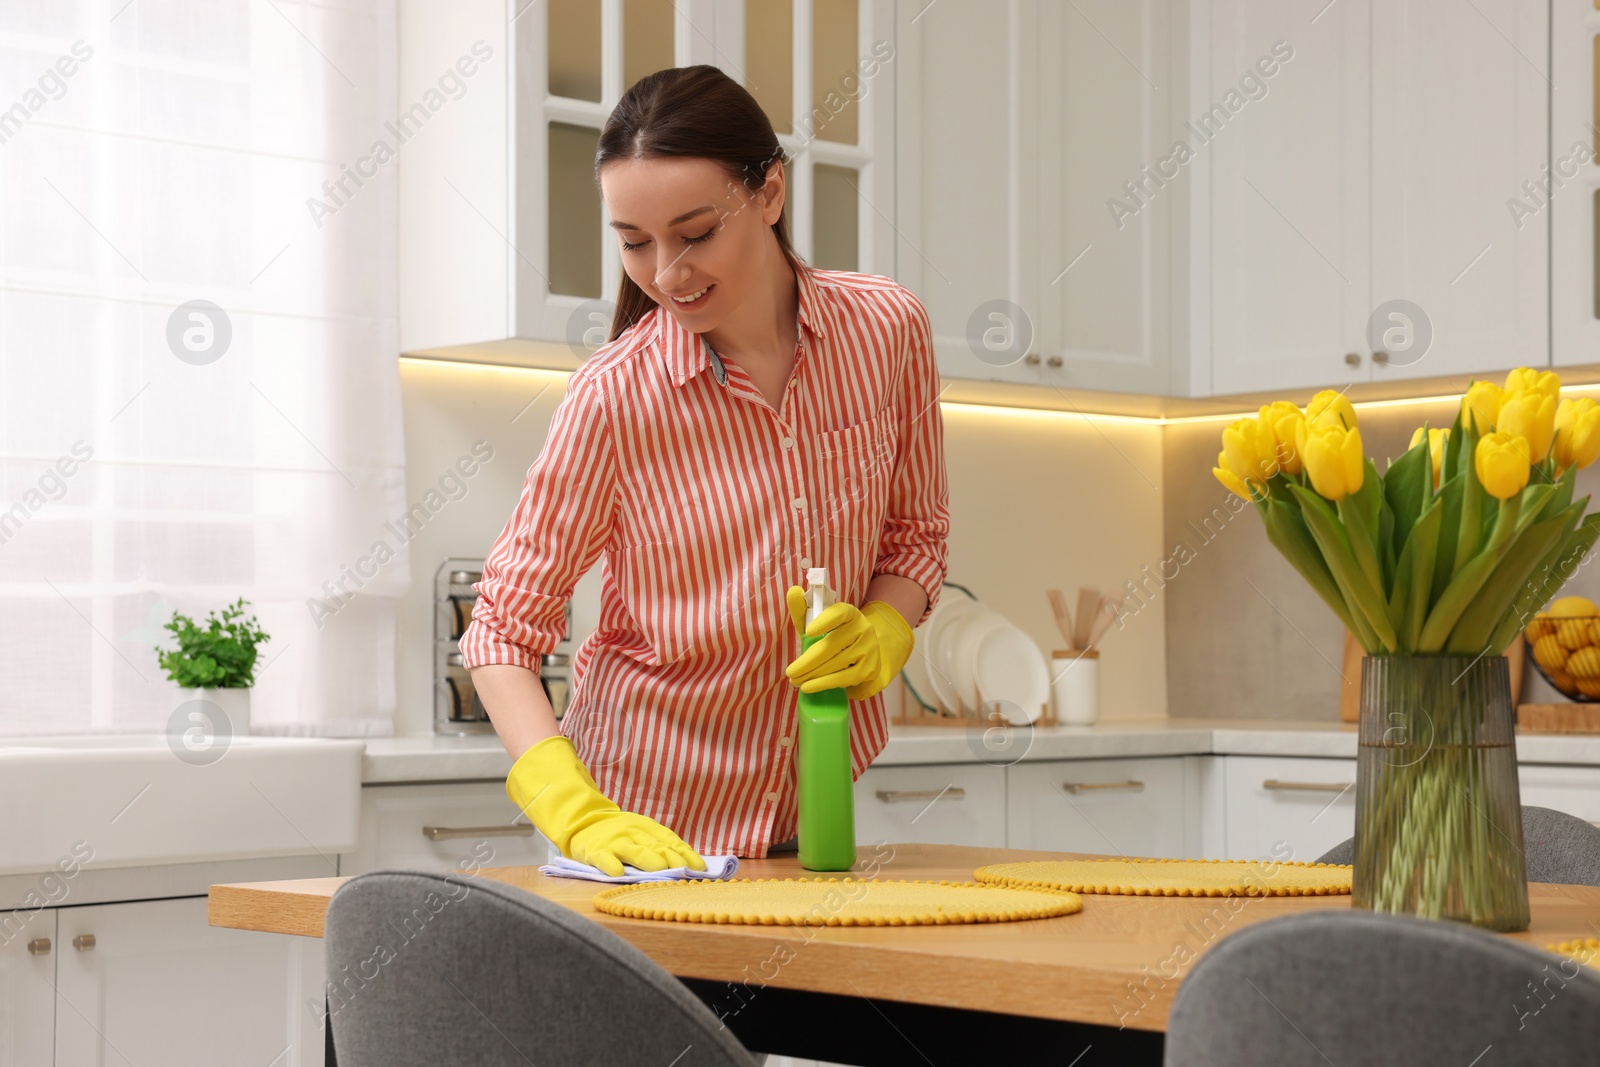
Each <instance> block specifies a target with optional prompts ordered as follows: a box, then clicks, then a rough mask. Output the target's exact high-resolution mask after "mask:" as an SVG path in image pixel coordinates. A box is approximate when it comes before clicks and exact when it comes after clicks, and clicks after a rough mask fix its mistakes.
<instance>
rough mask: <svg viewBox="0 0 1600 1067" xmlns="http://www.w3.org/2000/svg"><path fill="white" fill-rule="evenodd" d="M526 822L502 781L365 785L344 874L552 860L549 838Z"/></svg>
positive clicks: (342, 863) (343, 862)
mask: <svg viewBox="0 0 1600 1067" xmlns="http://www.w3.org/2000/svg"><path fill="white" fill-rule="evenodd" d="M526 827H528V820H527V818H526V817H525V816H524V815H523V814H522V813H521V812H520V811H518V810H517V806H516V805H515V804H513V803H511V799H510V798H509V797H507V796H506V787H505V783H504V782H500V781H494V782H450V783H443V784H431V785H369V786H365V787H363V788H362V790H361V837H360V840H359V841H358V842H357V844H356V851H355V852H352V853H347V854H346V855H344V856H343V857H341V860H340V864H339V872H340V873H341V874H347V875H349V874H361V873H363V872H365V871H373V870H384V869H393V868H396V867H406V868H415V869H419V870H439V871H447V870H454V869H459V868H463V867H469V866H473V865H476V866H483V867H510V866H524V865H529V864H534V865H537V864H540V863H545V862H547V861H548V857H549V843H548V842H547V841H546V840H545V839H544V837H543V835H541V834H540V833H539V832H538V831H537V830H534V831H533V832H532V833H529V832H528V829H524V828H526ZM430 829H431V830H432V836H430V835H429V833H428V831H429V830H430ZM530 829H531V828H530Z"/></svg>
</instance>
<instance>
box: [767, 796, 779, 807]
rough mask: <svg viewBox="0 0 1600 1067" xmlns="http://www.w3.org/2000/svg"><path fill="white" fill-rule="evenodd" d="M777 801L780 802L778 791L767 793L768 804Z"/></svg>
mask: <svg viewBox="0 0 1600 1067" xmlns="http://www.w3.org/2000/svg"><path fill="white" fill-rule="evenodd" d="M777 802H778V794H776V793H768V794H767V803H768V804H776V803H777Z"/></svg>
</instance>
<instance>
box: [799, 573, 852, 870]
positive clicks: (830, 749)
mask: <svg viewBox="0 0 1600 1067" xmlns="http://www.w3.org/2000/svg"><path fill="white" fill-rule="evenodd" d="M834 599H835V598H834V593H833V590H832V589H830V588H828V571H827V568H825V567H812V568H811V569H810V570H808V571H806V625H807V626H808V627H809V626H810V625H811V621H812V620H813V619H815V618H816V617H817V616H818V615H821V614H822V612H823V609H825V608H827V607H828V606H829V605H831V604H832V603H833V602H834ZM820 640H822V637H821V636H817V637H811V636H809V635H804V634H803V635H801V637H800V651H801V652H804V651H805V650H806V649H808V648H810V647H811V646H812V645H813V644H815V643H816V642H818V641H820ZM799 719H800V727H799V731H800V752H799V757H798V758H799V794H800V828H799V837H800V857H799V858H800V866H802V867H804V868H805V869H806V870H808V871H848V870H849V869H850V868H851V867H852V866H854V865H855V862H856V816H855V800H854V794H853V793H852V786H851V779H850V698H849V697H848V696H847V695H846V693H845V691H844V689H842V688H838V689H824V690H822V691H821V692H819V693H806V692H802V693H801V694H800V709H799Z"/></svg>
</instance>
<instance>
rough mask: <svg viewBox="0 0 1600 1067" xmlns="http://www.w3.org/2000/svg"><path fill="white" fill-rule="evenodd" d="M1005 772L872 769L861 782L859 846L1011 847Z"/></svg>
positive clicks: (948, 767)
mask: <svg viewBox="0 0 1600 1067" xmlns="http://www.w3.org/2000/svg"><path fill="white" fill-rule="evenodd" d="M1006 773H1007V771H1006V768H1004V767H991V766H988V765H987V764H982V763H928V764H921V765H917V766H906V767H900V766H889V767H869V768H868V769H867V770H866V772H865V773H863V774H862V775H861V777H860V778H857V779H856V786H855V807H856V846H857V848H862V847H865V846H870V845H873V844H875V843H879V842H886V841H887V842H908V843H909V842H917V843H922V844H930V845H979V846H986V847H991V848H1002V847H1004V846H1005V843H1006Z"/></svg>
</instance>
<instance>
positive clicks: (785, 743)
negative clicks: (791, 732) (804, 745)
mask: <svg viewBox="0 0 1600 1067" xmlns="http://www.w3.org/2000/svg"><path fill="white" fill-rule="evenodd" d="M778 744H779V745H781V746H783V747H784V748H788V747H789V746H790V745H792V744H794V742H793V741H791V740H790V739H789V738H787V737H780V738H778Z"/></svg>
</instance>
